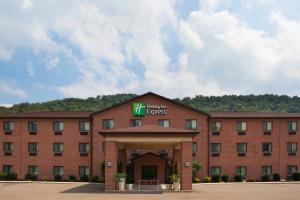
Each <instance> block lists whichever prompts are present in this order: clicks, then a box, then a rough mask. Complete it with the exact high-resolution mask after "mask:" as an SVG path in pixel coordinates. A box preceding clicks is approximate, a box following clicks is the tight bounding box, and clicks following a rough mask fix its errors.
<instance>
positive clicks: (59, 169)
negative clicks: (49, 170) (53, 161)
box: [53, 166, 64, 176]
mask: <svg viewBox="0 0 300 200" xmlns="http://www.w3.org/2000/svg"><path fill="white" fill-rule="evenodd" d="M63 175H64V167H63V166H54V167H53V176H63Z"/></svg>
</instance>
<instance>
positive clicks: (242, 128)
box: [236, 122, 247, 132]
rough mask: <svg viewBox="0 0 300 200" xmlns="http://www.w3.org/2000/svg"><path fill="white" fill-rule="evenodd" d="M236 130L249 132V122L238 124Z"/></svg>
mask: <svg viewBox="0 0 300 200" xmlns="http://www.w3.org/2000/svg"><path fill="white" fill-rule="evenodd" d="M236 130H237V131H238V132H245V131H246V130H247V122H237V125H236Z"/></svg>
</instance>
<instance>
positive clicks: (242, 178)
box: [233, 174, 244, 182]
mask: <svg viewBox="0 0 300 200" xmlns="http://www.w3.org/2000/svg"><path fill="white" fill-rule="evenodd" d="M233 179H234V181H235V182H242V181H243V180H244V177H243V175H241V174H236V175H234V177H233Z"/></svg>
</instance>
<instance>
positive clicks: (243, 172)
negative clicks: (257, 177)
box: [235, 166, 247, 177]
mask: <svg viewBox="0 0 300 200" xmlns="http://www.w3.org/2000/svg"><path fill="white" fill-rule="evenodd" d="M235 173H236V174H239V175H242V176H243V177H245V176H246V175H247V167H246V166H238V167H236V168H235Z"/></svg>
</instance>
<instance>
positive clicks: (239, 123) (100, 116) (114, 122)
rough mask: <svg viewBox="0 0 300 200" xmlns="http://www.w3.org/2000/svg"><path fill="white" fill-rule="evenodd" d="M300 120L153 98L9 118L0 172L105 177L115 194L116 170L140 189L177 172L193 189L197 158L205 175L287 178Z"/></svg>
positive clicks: (295, 160)
mask: <svg viewBox="0 0 300 200" xmlns="http://www.w3.org/2000/svg"><path fill="white" fill-rule="evenodd" d="M299 120H300V113H272V112H269V113H268V112H210V113H206V112H202V111H200V110H197V109H194V108H191V107H188V106H186V105H183V104H180V103H178V102H176V101H173V100H170V99H168V98H165V97H162V96H160V95H157V94H154V93H151V92H149V93H146V94H143V95H140V96H137V97H135V98H133V99H130V100H128V101H125V102H122V103H120V104H117V105H114V106H112V107H109V108H105V109H103V110H100V111H97V112H92V113H91V112H35V113H15V114H9V113H8V114H3V115H1V116H0V123H1V124H3V129H2V133H1V132H0V142H1V145H3V148H1V150H0V167H2V171H3V172H4V173H10V172H15V173H17V174H18V178H19V179H24V178H25V175H26V174H28V173H29V174H35V175H37V176H38V179H42V178H43V177H45V176H46V177H48V178H49V179H50V180H53V179H54V177H55V176H56V175H61V176H63V177H64V179H68V177H69V176H70V175H75V176H76V177H77V179H79V177H81V176H84V175H87V176H90V177H92V176H98V177H101V176H102V175H103V176H104V177H105V189H106V190H114V189H116V183H115V179H114V175H115V173H116V172H117V170H119V171H120V170H121V171H124V172H126V174H127V181H128V182H131V183H135V184H137V183H138V182H139V181H140V180H157V181H158V182H159V183H169V182H170V180H169V176H170V175H171V174H172V173H174V170H175V171H176V172H178V173H179V174H180V177H181V180H180V181H181V189H182V190H191V189H192V162H193V161H194V160H196V161H199V162H200V163H201V165H202V170H201V171H200V172H199V174H198V176H199V177H204V176H212V175H216V174H220V175H222V174H228V175H229V176H230V177H233V176H234V175H235V174H241V175H243V176H244V177H245V178H246V179H248V178H256V179H257V180H260V178H261V176H262V175H265V174H270V175H271V174H273V173H279V174H280V175H281V177H282V178H285V179H286V178H289V177H290V176H291V174H292V173H293V172H295V171H297V170H298V167H300V158H299V154H298V152H297V144H298V143H299V142H300V132H299V131H298V121H299ZM101 163H104V164H103V166H104V167H105V173H104V174H101V173H103V172H102V171H103V170H101ZM120 163H121V164H120ZM120 168H121V169H120Z"/></svg>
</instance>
